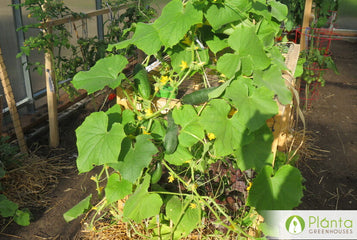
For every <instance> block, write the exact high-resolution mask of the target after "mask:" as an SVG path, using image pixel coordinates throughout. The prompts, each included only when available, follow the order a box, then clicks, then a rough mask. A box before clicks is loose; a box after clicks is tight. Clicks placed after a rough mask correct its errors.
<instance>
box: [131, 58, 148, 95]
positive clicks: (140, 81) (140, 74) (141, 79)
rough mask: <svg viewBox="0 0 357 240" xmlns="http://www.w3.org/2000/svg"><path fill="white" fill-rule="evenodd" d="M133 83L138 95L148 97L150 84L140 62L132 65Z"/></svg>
mask: <svg viewBox="0 0 357 240" xmlns="http://www.w3.org/2000/svg"><path fill="white" fill-rule="evenodd" d="M133 74H134V83H135V87H136V89H137V90H138V93H139V95H140V96H141V97H142V98H144V99H147V100H148V99H150V95H151V85H150V81H149V77H148V72H147V71H146V69H145V67H144V66H143V65H141V64H136V65H135V67H134V73H133Z"/></svg>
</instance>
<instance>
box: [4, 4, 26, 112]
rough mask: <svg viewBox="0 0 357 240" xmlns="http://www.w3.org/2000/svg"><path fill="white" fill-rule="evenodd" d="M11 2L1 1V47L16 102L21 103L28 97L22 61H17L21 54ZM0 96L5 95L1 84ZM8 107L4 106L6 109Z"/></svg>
mask: <svg viewBox="0 0 357 240" xmlns="http://www.w3.org/2000/svg"><path fill="white" fill-rule="evenodd" d="M8 5H9V1H0V46H1V50H2V55H3V58H4V62H5V65H6V69H7V73H8V75H9V79H10V82H11V86H12V90H13V93H14V96H15V101H20V100H22V99H24V98H25V97H26V91H25V84H24V78H23V73H22V66H21V61H20V59H16V54H17V53H18V52H19V51H18V47H17V38H16V31H15V24H14V18H13V16H12V7H10V6H8ZM0 94H4V92H3V88H2V86H1V84H0ZM4 102H6V101H5V99H4ZM5 106H7V105H6V104H4V107H5Z"/></svg>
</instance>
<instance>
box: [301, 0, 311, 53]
mask: <svg viewBox="0 0 357 240" xmlns="http://www.w3.org/2000/svg"><path fill="white" fill-rule="evenodd" d="M311 8H312V0H306V1H305V10H304V19H303V22H302V28H301V37H300V51H303V50H305V49H306V47H307V43H306V42H305V40H306V39H305V31H306V28H308V27H309V25H310V18H311Z"/></svg>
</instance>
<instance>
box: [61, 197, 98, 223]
mask: <svg viewBox="0 0 357 240" xmlns="http://www.w3.org/2000/svg"><path fill="white" fill-rule="evenodd" d="M91 199H92V194H90V195H89V196H88V197H86V198H85V199H83V200H82V201H80V202H79V203H78V204H77V205H75V206H74V207H73V208H71V209H70V210H68V211H67V212H65V213H64V214H63V217H64V220H66V222H70V221H72V220H74V219H76V218H77V217H79V216H80V215H82V214H83V213H85V212H86V211H88V210H89V208H90V207H91V204H90V200H91Z"/></svg>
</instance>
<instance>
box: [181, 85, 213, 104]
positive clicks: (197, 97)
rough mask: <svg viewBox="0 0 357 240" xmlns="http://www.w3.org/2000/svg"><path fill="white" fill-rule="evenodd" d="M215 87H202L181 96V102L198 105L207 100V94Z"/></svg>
mask: <svg viewBox="0 0 357 240" xmlns="http://www.w3.org/2000/svg"><path fill="white" fill-rule="evenodd" d="M216 88H217V87H210V88H202V89H200V90H197V91H195V92H193V93H190V94H187V95H185V96H183V98H182V102H183V103H184V104H191V105H199V104H201V103H204V102H207V101H208V100H209V97H208V94H209V93H210V92H212V91H213V90H215V89H216Z"/></svg>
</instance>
